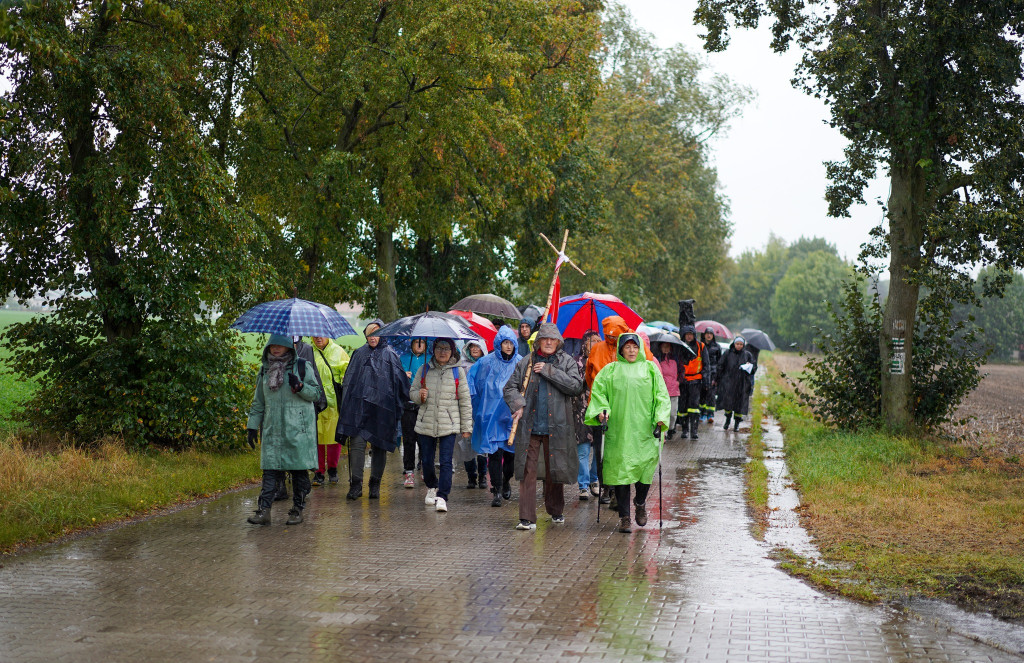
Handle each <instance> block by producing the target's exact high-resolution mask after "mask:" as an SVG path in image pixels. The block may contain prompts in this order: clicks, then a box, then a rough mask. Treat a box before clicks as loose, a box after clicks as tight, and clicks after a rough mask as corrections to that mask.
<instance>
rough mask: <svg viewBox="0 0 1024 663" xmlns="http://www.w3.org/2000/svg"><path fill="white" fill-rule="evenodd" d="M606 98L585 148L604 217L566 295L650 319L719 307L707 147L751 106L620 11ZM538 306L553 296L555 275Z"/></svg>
mask: <svg viewBox="0 0 1024 663" xmlns="http://www.w3.org/2000/svg"><path fill="white" fill-rule="evenodd" d="M602 33H603V35H604V44H605V46H604V49H603V50H602V52H601V53H600V66H601V71H602V73H603V83H602V86H601V91H600V93H599V95H598V97H597V99H596V100H595V103H594V107H593V110H592V113H591V117H590V121H589V125H588V135H587V140H586V142H587V145H588V146H589V148H590V150H591V152H592V154H593V155H596V156H597V161H595V162H594V163H595V166H596V168H597V174H598V179H597V183H596V185H597V190H598V191H599V192H600V195H601V196H603V198H604V200H605V202H606V206H605V207H604V208H603V209H601V210H599V211H600V215H598V216H595V217H593V220H594V222H593V225H592V226H591V227H590V228H585V229H584V232H583V233H582V236H581V234H575V235H574V238H575V239H576V241H575V242H573V244H572V251H571V253H572V255H573V256H574V257H576V258H578V259H579V261H580V263H581V264H582V265H583V267H584V269H585V271H586V272H587V276H586V277H582V276H580V275H578V274H576V273H573V272H571V271H568V270H567V271H563V272H562V274H563V276H562V291H563V292H565V293H569V292H577V291H579V290H582V289H587V290H599V291H603V292H614V293H616V295H618V296H620V297H622V298H623V299H624V300H625V301H627V302H629V303H630V304H631V305H633V306H634V307H635V308H637V309H638V310H640V311H642V312H643V314H644V315H645V317H649V318H656V317H662V318H669V319H671V318H673V317H675V315H676V314H677V311H678V309H677V304H676V302H677V300H678V299H680V298H681V297H683V296H692V297H695V298H696V299H698V301H699V303H700V305H701V306H702V307H704V310H709V309H712V308H716V307H718V306H720V305H721V303H723V302H724V300H725V296H724V287H723V283H722V279H721V273H722V268H723V266H724V264H725V262H726V260H727V256H726V252H727V248H728V244H727V242H728V237H729V234H730V233H731V226H730V224H729V222H728V220H727V214H728V210H727V206H726V203H725V201H724V200H723V198H722V196H721V195H720V194H719V193H718V191H717V175H716V173H715V172H714V170H713V169H712V168H711V167H710V166H709V165H708V163H707V152H708V141H709V140H710V139H711V137H712V136H714V135H715V134H717V133H718V132H720V131H722V130H723V129H724V127H725V126H726V125H727V124H728V122H729V120H731V119H732V117H734V116H735V115H736V114H737V113H738V112H739V108H740V107H741V106H742V104H743V103H745V101H746V99H747V98H748V97H749V92H748V91H747V90H744V89H742V88H738V87H736V86H734V85H733V84H731V83H730V82H729V81H728V80H726V79H724V78H722V77H711V78H710V80H708V79H707V77H706V76H705V67H704V64H703V63H702V62H701V61H700V60H699V59H698V58H697V57H696V56H694V55H693V54H691V53H689V52H687V51H686V50H685V49H683V48H682V47H680V46H677V47H674V48H670V49H664V50H663V49H658V48H657V47H655V46H654V43H653V39H652V38H651V36H650V35H648V34H647V33H645V32H643V31H641V30H639V29H638V28H637V27H636V25H635V24H634V23H633V21H632V18H631V17H630V16H629V14H628V12H627V11H626V10H625V9H624V8H623V7H622V6H621V5H617V4H615V5H611V6H609V8H608V10H607V11H606V14H605V22H604V26H603V29H602ZM540 272H541V273H538V274H536V275H535V279H534V281H533V282H534V283H535V284H536V288H535V291H534V292H533V293H532V297H533V298H536V299H537V300H538V301H539V300H540V299H543V298H544V296H546V294H547V283H548V274H549V273H550V263H547V264H544V265H543V266H542V267H541V270H540Z"/></svg>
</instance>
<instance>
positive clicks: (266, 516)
mask: <svg viewBox="0 0 1024 663" xmlns="http://www.w3.org/2000/svg"><path fill="white" fill-rule="evenodd" d="M245 520H246V522H249V523H252V524H253V525H269V524H270V509H269V508H268V509H257V510H256V513H254V514H252V515H251V516H249V517H248V518H246V519H245Z"/></svg>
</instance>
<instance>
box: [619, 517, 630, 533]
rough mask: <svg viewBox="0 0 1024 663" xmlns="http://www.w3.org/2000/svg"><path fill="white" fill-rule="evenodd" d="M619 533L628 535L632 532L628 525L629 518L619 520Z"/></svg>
mask: <svg viewBox="0 0 1024 663" xmlns="http://www.w3.org/2000/svg"><path fill="white" fill-rule="evenodd" d="M619 531H620V532H622V533H623V534H629V533H630V532H632V531H633V528H632V527H630V525H629V516H626V517H625V518H619Z"/></svg>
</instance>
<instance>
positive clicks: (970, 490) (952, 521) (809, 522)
mask: <svg viewBox="0 0 1024 663" xmlns="http://www.w3.org/2000/svg"><path fill="white" fill-rule="evenodd" d="M765 364H767V365H768V366H767V368H768V371H767V380H768V384H769V391H770V396H769V397H768V400H767V407H768V409H769V411H770V412H772V413H773V414H774V415H775V417H776V418H777V419H778V420H779V423H780V424H781V426H782V428H783V430H784V432H785V439H786V460H787V463H788V466H789V471H790V474H791V475H792V477H793V479H794V481H795V482H796V484H797V487H798V488H799V490H800V494H801V501H802V503H803V508H802V512H801V515H802V518H803V522H804V525H805V526H806V527H807V529H808V530H809V531H810V533H811V535H812V536H813V537H814V539H815V540H816V542H817V544H818V547H819V549H820V551H821V553H822V556H823V558H824V559H825V560H826V562H827V564H826V565H819V566H816V567H813V568H812V567H810V566H808V565H807V564H806V563H803V562H802V561H801V560H799V559H793V560H786V561H785V562H784V566H786V567H787V568H789V570H790V571H793V572H795V573H797V574H798V575H802V576H804V577H807V578H808V580H810V581H812V582H814V583H815V584H818V585H820V586H822V587H825V588H827V589H833V590H835V589H837V588H839V587H857V586H859V587H860V588H861V589H862V590H863V591H864V593H865V596H870V593H875V594H877V595H878V596H879V597H880V598H883V599H898V598H900V597H903V596H907V595H921V596H929V597H935V598H943V599H949V600H953V601H954V602H956V603H958V604H959V605H961V606H962V607H965V608H969V609H979V610H985V611H988V612H992V613H993V614H995V615H996V616H998V617H1001V618H1004V619H1010V620H1014V621H1017V622H1022V623H1024V548H1022V546H1021V541H1024V467H1022V465H1021V463H1020V462H1015V461H1014V460H1013V459H1004V458H999V457H990V456H986V455H982V454H981V453H980V452H979V451H978V450H972V449H966V448H964V447H962V446H958V445H953V444H947V443H945V442H943V441H941V440H936V439H927V438H918V437H903V436H895V435H890V434H888V433H884V432H880V431H874V430H868V431H858V432H847V431H837V430H833V429H831V428H829V427H827V426H825V425H823V424H821V423H820V422H817V421H815V420H814V419H813V418H812V417H811V415H810V413H809V412H808V411H807V410H806V409H804V408H802V407H801V406H800V405H799V404H798V403H797V402H796V401H795V399H794V398H793V395H792V391H791V390H790V389H788V388H787V386H786V385H785V384H784V381H783V380H782V378H781V377H780V376H779V373H778V370H777V369H776V368H775V367H774V366H772V365H771V362H765ZM763 365H764V364H763ZM858 591H859V590H858ZM843 593H847V592H843Z"/></svg>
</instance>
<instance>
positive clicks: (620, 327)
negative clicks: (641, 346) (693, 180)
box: [601, 315, 632, 344]
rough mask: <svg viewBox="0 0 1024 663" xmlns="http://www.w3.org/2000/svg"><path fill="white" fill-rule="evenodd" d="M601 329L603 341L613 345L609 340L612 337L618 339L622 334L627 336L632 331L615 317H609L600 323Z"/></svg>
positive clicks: (620, 319)
mask: <svg viewBox="0 0 1024 663" xmlns="http://www.w3.org/2000/svg"><path fill="white" fill-rule="evenodd" d="M601 329H602V330H604V340H605V342H607V343H608V344H613V341H612V340H611V339H612V338H613V337H618V336H621V335H623V334H628V333H629V332H631V331H632V330H631V329H630V328H629V325H627V324H626V321H625V320H623V319H622V318H621V317H619V316H617V315H610V316H608V317H607V318H605V319H604V320H602V321H601Z"/></svg>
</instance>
